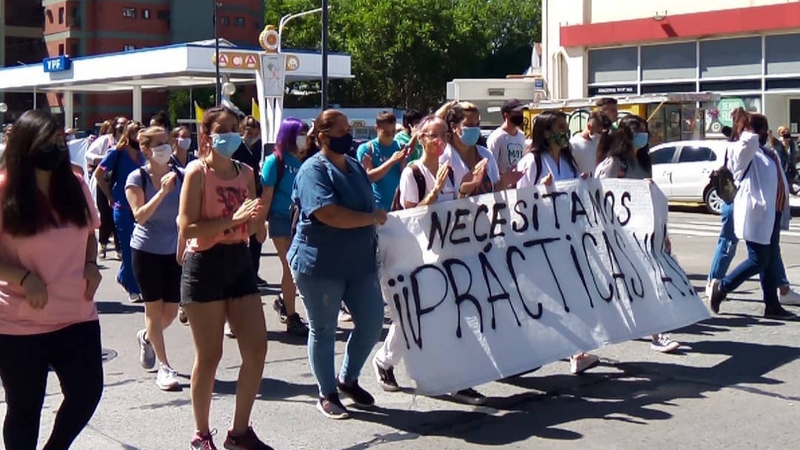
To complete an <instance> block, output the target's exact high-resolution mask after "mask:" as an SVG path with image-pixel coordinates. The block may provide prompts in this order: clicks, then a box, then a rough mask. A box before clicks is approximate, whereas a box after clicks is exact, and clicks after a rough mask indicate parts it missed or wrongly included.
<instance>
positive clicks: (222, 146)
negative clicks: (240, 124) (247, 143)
mask: <svg viewBox="0 0 800 450" xmlns="http://www.w3.org/2000/svg"><path fill="white" fill-rule="evenodd" d="M240 145H242V136H241V135H240V134H239V133H236V132H231V133H222V134H212V135H211V147H212V148H213V149H214V150H216V151H217V153H219V154H220V155H222V156H224V157H226V158H230V157H231V156H233V154H234V153H236V150H237V149H238V148H239V146H240Z"/></svg>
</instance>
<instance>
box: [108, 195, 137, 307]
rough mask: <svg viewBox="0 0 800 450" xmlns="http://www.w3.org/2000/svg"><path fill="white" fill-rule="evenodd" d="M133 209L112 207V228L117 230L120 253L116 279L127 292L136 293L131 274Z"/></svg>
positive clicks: (134, 279)
mask: <svg viewBox="0 0 800 450" xmlns="http://www.w3.org/2000/svg"><path fill="white" fill-rule="evenodd" d="M133 226H134V221H133V211H131V209H130V208H114V228H115V229H116V230H117V246H118V248H119V252H120V253H121V254H122V264H120V266H119V272H118V273H117V281H118V282H119V283H120V284H121V285H122V287H123V288H125V291H126V292H127V293H128V294H138V293H139V292H140V291H139V285H138V284H136V278H135V277H134V276H133V262H132V258H133V256H132V253H131V235H132V234H133Z"/></svg>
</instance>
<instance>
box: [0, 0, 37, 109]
mask: <svg viewBox="0 0 800 450" xmlns="http://www.w3.org/2000/svg"><path fill="white" fill-rule="evenodd" d="M43 31H44V17H42V1H41V0H0V44H2V45H0V66H3V67H9V66H17V65H25V64H36V63H41V61H42V59H43V58H45V57H46V56H47V50H46V48H45V45H44V42H42V33H43ZM39 99H40V101H43V100H44V96H43V95H42V96H40V97H39ZM2 100H3V102H5V103H7V104H8V105H9V111H8V113H5V114H0V118H2V120H3V122H6V121H10V120H14V119H16V117H17V116H18V115H19V114H20V113H21V111H26V110H28V109H30V108H33V96H32V95H28V94H23V93H10V92H8V93H3V94H2Z"/></svg>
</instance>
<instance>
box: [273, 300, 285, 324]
mask: <svg viewBox="0 0 800 450" xmlns="http://www.w3.org/2000/svg"><path fill="white" fill-rule="evenodd" d="M272 309H274V310H275V312H276V313H278V318H279V319H280V320H281V323H286V319H287V317H288V315H287V314H286V305H285V304H284V303H283V297H281V296H280V295H279V296H278V298H276V299H275V301H274V302H273V303H272Z"/></svg>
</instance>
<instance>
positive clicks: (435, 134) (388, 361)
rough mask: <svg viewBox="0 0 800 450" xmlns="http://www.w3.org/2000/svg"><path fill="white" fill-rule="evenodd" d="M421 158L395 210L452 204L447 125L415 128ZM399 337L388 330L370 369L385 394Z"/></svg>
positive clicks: (476, 395)
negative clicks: (446, 154)
mask: <svg viewBox="0 0 800 450" xmlns="http://www.w3.org/2000/svg"><path fill="white" fill-rule="evenodd" d="M417 129H418V130H419V137H420V143H421V144H422V147H423V152H422V157H421V158H420V159H419V160H417V161H416V162H414V163H411V164H409V165H408V166H406V168H405V169H403V173H402V175H401V176H400V186H399V187H398V189H397V193H396V194H395V202H394V203H395V208H396V209H410V208H416V207H418V206H428V205H433V204H436V203H441V202H446V201H451V200H455V199H456V198H457V196H458V195H457V194H456V192H457V189H456V187H455V185H454V183H453V179H454V178H453V175H452V169H451V168H450V165H449V164H448V163H446V162H445V163H443V164H439V158H440V157H441V156H442V153H443V152H444V148H445V146H446V145H447V124H446V123H445V122H444V120H442V119H441V118H439V117H436V116H428V117H425V118H424V119H422V120H421V121H420V123H419V125H418V126H417ZM404 348H405V347H404V344H403V340H402V337H401V336H400V335H398V334H397V325H396V324H392V326H391V327H389V333H388V334H387V335H386V341H385V342H384V343H383V346H381V348H380V349H378V352H377V353H376V354H375V358H374V359H373V361H372V366H373V368H374V369H375V376H376V378H377V379H378V384H379V385H380V386H381V388H383V390H384V391H386V392H397V391H399V390H400V386H399V385H398V384H397V380H396V379H395V376H394V367H395V366H396V365H397V363H398V362H400V359H402V357H403V353H404V351H403V350H404ZM451 396H452V397H453V399H455V400H457V401H459V402H462V403H467V404H470V405H482V404H484V403H486V397H485V396H484V395H483V394H481V393H480V392H478V391H476V390H475V389H472V388H470V389H462V390H460V391H458V392H456V393H453V394H451Z"/></svg>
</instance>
